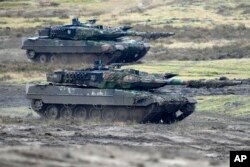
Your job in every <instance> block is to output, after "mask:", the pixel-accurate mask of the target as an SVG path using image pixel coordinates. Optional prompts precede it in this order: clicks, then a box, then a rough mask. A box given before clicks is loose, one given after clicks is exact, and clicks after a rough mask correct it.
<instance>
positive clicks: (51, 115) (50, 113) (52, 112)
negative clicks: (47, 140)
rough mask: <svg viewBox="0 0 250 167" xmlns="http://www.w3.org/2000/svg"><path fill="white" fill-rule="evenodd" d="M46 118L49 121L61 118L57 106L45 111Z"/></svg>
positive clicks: (50, 106)
mask: <svg viewBox="0 0 250 167" xmlns="http://www.w3.org/2000/svg"><path fill="white" fill-rule="evenodd" d="M45 116H46V117H47V118H48V119H52V120H55V119H57V118H58V117H59V109H58V107H57V106H56V105H49V106H48V107H47V108H46V110H45Z"/></svg>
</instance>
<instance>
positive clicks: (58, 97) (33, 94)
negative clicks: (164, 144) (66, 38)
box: [26, 85, 196, 123]
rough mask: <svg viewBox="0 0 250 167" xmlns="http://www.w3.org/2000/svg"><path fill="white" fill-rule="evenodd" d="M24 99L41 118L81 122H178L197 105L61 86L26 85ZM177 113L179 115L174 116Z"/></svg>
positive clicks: (156, 96) (173, 97)
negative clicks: (80, 116)
mask: <svg viewBox="0 0 250 167" xmlns="http://www.w3.org/2000/svg"><path fill="white" fill-rule="evenodd" d="M26 97H27V98H28V99H30V100H31V106H32V109H33V110H34V111H35V112H37V113H38V114H39V115H40V116H42V117H44V118H49V119H58V118H60V117H61V118H66V117H70V118H71V117H79V115H84V116H83V119H84V120H93V119H98V120H103V121H115V120H117V121H135V122H139V123H147V122H151V123H160V122H163V123H173V122H176V121H181V120H183V119H184V118H186V117H187V116H189V115H190V114H192V113H193V112H194V110H195V103H196V101H195V100H194V99H191V98H186V97H183V96H181V95H176V94H175V95H173V94H160V93H151V92H146V91H131V90H121V89H91V88H83V87H77V86H60V85H27V88H26ZM80 110H81V111H80ZM179 111H180V113H181V114H177V112H179ZM53 113H54V114H53ZM79 113H81V114H79Z"/></svg>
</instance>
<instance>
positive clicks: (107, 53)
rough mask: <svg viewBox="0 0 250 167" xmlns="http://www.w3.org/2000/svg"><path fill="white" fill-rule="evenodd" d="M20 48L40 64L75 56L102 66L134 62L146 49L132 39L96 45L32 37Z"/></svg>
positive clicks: (147, 48)
mask: <svg viewBox="0 0 250 167" xmlns="http://www.w3.org/2000/svg"><path fill="white" fill-rule="evenodd" d="M22 49H25V50H26V51H27V57H28V58H29V59H30V60H32V61H35V62H39V63H48V62H60V61H61V60H62V59H63V57H64V60H65V58H66V60H67V59H71V57H72V56H75V57H78V58H83V59H82V60H83V61H85V63H94V61H96V60H103V62H104V63H105V64H110V63H130V62H135V61H137V60H139V59H141V58H142V57H143V56H145V54H146V53H147V51H148V50H149V46H148V45H147V44H145V43H143V42H141V41H139V42H138V41H134V40H127V41H123V42H114V41H98V42H97V41H91V40H62V39H49V38H40V37H35V38H27V39H25V40H24V41H23V43H22Z"/></svg>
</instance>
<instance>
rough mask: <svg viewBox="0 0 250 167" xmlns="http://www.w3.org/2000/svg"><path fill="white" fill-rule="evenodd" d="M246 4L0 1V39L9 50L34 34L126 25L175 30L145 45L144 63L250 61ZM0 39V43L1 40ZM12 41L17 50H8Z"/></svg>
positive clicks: (243, 0)
mask: <svg viewBox="0 0 250 167" xmlns="http://www.w3.org/2000/svg"><path fill="white" fill-rule="evenodd" d="M249 9H250V1H248V0H239V1H236V0H211V1H202V0H186V1H182V0H134V1H130V0H123V1H120V0H74V1H69V0H17V1H12V0H11V1H7V0H2V1H0V37H1V36H6V35H7V36H10V37H14V38H17V39H16V40H14V41H13V40H11V41H8V40H5V42H6V43H8V42H9V43H12V45H3V46H2V44H0V49H1V48H4V49H6V47H7V48H12V46H17V45H20V44H17V43H20V42H19V41H21V39H20V38H21V37H26V36H33V35H34V34H35V33H36V31H37V29H39V28H41V27H45V26H50V25H57V24H66V23H70V19H71V18H73V17H80V19H81V20H82V21H85V20H87V19H91V18H96V19H98V23H99V24H104V25H108V26H120V25H123V24H130V25H132V26H134V28H135V30H138V31H174V32H176V35H175V36H174V37H171V38H167V39H158V40H148V41H147V42H149V43H150V45H151V50H150V52H149V53H148V56H147V57H146V58H145V59H146V60H170V59H172V60H173V59H174V60H176V59H177V60H209V59H224V58H242V57H248V58H249V57H250V20H249V17H250V10H249ZM0 40H2V39H0ZM13 42H14V43H16V45H13Z"/></svg>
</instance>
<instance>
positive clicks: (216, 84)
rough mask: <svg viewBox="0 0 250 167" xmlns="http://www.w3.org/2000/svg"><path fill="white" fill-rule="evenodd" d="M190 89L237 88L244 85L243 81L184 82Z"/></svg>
mask: <svg viewBox="0 0 250 167" xmlns="http://www.w3.org/2000/svg"><path fill="white" fill-rule="evenodd" d="M183 83H184V84H185V85H187V87H190V88H202V87H205V88H222V87H225V86H236V85H241V84H243V83H242V81H237V80H190V81H184V82H183Z"/></svg>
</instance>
